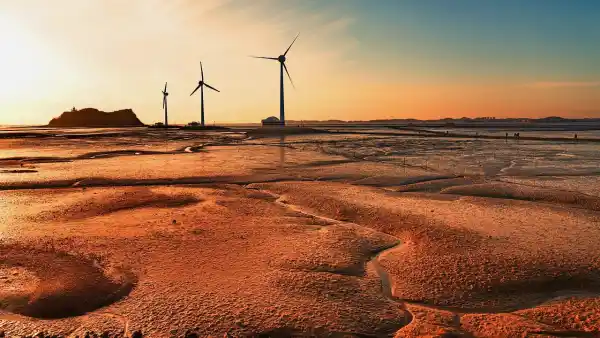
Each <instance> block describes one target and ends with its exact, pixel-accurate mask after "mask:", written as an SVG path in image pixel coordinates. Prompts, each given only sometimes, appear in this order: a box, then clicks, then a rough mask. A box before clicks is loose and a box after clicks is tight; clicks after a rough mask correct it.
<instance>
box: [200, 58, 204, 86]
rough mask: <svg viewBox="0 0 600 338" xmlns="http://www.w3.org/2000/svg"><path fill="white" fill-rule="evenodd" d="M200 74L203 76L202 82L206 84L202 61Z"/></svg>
mask: <svg viewBox="0 0 600 338" xmlns="http://www.w3.org/2000/svg"><path fill="white" fill-rule="evenodd" d="M200 74H201V76H202V82H204V68H203V67H202V61H200Z"/></svg>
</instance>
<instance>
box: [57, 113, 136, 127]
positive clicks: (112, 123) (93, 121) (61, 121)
mask: <svg viewBox="0 0 600 338" xmlns="http://www.w3.org/2000/svg"><path fill="white" fill-rule="evenodd" d="M48 126H49V127H142V126H144V124H143V123H142V121H140V120H139V119H138V118H137V116H136V115H135V113H134V112H133V110H131V109H122V110H117V111H114V112H110V113H108V112H103V111H100V110H98V109H95V108H85V109H81V110H75V109H73V110H71V111H66V112H64V113H62V114H61V115H60V116H59V117H55V118H53V119H52V120H51V121H50V123H48Z"/></svg>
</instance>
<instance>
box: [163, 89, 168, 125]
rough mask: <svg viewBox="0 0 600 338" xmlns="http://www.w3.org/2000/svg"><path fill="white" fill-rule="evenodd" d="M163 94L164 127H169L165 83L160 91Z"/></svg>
mask: <svg viewBox="0 0 600 338" xmlns="http://www.w3.org/2000/svg"><path fill="white" fill-rule="evenodd" d="M162 94H163V109H164V110H165V127H168V126H169V117H168V111H167V96H169V93H168V92H167V83H166V82H165V89H163V91H162Z"/></svg>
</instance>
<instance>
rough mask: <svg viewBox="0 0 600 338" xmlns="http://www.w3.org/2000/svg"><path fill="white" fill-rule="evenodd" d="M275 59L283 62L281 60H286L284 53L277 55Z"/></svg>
mask: <svg viewBox="0 0 600 338" xmlns="http://www.w3.org/2000/svg"><path fill="white" fill-rule="evenodd" d="M277 60H278V61H279V62H281V63H283V62H285V60H286V57H285V55H279V57H278V58H277Z"/></svg>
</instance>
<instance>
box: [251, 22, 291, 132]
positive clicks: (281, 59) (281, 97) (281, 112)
mask: <svg viewBox="0 0 600 338" xmlns="http://www.w3.org/2000/svg"><path fill="white" fill-rule="evenodd" d="M298 36H300V33H298V35H296V37H295V38H294V41H292V43H291V44H290V46H289V47H288V49H287V50H286V51H285V53H283V55H279V57H276V58H273V57H266V56H253V58H256V59H267V60H275V61H279V67H280V74H279V121H281V124H282V125H285V103H284V99H285V95H284V91H283V71H284V70H285V73H286V74H287V76H288V78H289V79H290V82H291V83H292V86H294V81H292V77H291V76H290V72H289V71H288V69H287V66H286V65H285V61H286V60H287V54H288V52H289V51H290V49H291V48H292V46H293V45H294V42H296V40H297V39H298ZM294 88H295V86H294Z"/></svg>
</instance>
